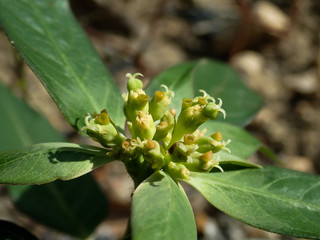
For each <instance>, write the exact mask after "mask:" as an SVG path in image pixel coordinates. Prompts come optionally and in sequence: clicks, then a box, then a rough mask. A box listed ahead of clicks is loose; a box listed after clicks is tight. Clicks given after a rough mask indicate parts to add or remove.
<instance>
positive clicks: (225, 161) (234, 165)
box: [212, 152, 261, 172]
mask: <svg viewBox="0 0 320 240" xmlns="http://www.w3.org/2000/svg"><path fill="white" fill-rule="evenodd" d="M219 159H220V160H219V165H220V166H221V167H222V169H223V170H224V171H231V170H240V169H244V168H260V167H261V166H260V165H258V164H255V163H251V162H249V161H248V160H246V159H243V158H240V157H238V156H235V155H233V154H230V153H227V152H220V153H219ZM212 172H220V170H219V169H217V168H213V169H212Z"/></svg>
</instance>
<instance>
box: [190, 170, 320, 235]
mask: <svg viewBox="0 0 320 240" xmlns="http://www.w3.org/2000/svg"><path fill="white" fill-rule="evenodd" d="M187 182H188V183H189V184H191V185H192V186H193V187H195V188H196V189H197V190H199V192H201V193H202V195H203V196H204V197H205V198H206V199H207V200H208V201H209V202H210V203H211V204H212V205H214V206H215V207H217V208H218V209H220V210H221V211H223V212H225V213H227V214H229V215H231V216H232V217H234V218H236V219H238V220H240V221H243V222H245V223H247V224H249V225H252V226H255V227H257V228H261V229H264V230H267V231H270V232H276V233H279V234H284V235H289V236H293V237H301V238H315V239H319V237H320V178H319V177H318V176H315V175H311V174H306V173H301V172H296V171H292V170H288V169H282V168H276V167H266V168H260V169H246V170H239V171H229V172H224V173H195V174H193V175H192V176H191V179H190V181H187Z"/></svg>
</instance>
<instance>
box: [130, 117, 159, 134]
mask: <svg viewBox="0 0 320 240" xmlns="http://www.w3.org/2000/svg"><path fill="white" fill-rule="evenodd" d="M132 129H133V131H134V133H135V136H136V137H139V138H140V139H152V138H153V136H154V134H155V132H156V126H155V125H154V122H153V119H152V116H151V114H148V113H144V112H141V111H140V112H139V113H138V116H137V117H136V119H135V121H134V122H133V123H132Z"/></svg>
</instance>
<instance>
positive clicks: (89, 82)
mask: <svg viewBox="0 0 320 240" xmlns="http://www.w3.org/2000/svg"><path fill="white" fill-rule="evenodd" d="M0 23H1V25H2V27H3V29H4V30H5V32H6V33H7V34H8V37H9V39H10V41H11V43H12V44H13V46H14V47H15V48H16V49H17V50H18V52H19V53H20V55H21V56H22V57H23V59H24V60H25V61H26V62H27V64H28V65H29V66H30V67H31V69H32V70H33V71H34V72H35V74H36V75H37V76H38V77H39V79H40V80H41V81H42V83H43V85H44V86H45V87H46V89H47V91H48V92H49V94H50V95H51V96H52V98H53V99H54V101H55V102H56V104H57V105H58V107H59V108H60V110H61V112H62V113H63V114H64V116H65V117H66V119H67V120H68V121H69V123H70V124H71V125H72V126H73V127H74V128H76V129H79V128H80V127H81V126H83V125H84V121H83V120H84V117H85V116H86V115H87V114H88V113H93V112H100V111H101V110H103V109H105V108H107V110H108V112H109V114H110V115H111V117H112V119H113V120H114V121H115V122H116V123H117V124H118V125H119V126H120V127H123V124H124V117H123V113H122V98H121V96H120V92H119V90H118V88H117V87H116V85H115V83H114V81H113V80H112V77H111V75H110V74H109V72H108V71H107V70H106V69H105V67H104V65H103V63H102V62H101V60H100V59H99V56H98V55H97V53H96V52H95V50H94V49H93V47H92V45H91V43H90V42H89V40H88V38H87V36H86V35H85V33H84V32H83V30H82V29H81V27H80V26H79V24H78V23H77V21H76V20H75V18H74V17H73V15H72V13H71V11H70V9H69V6H68V1H66V0H19V1H11V0H2V1H0Z"/></svg>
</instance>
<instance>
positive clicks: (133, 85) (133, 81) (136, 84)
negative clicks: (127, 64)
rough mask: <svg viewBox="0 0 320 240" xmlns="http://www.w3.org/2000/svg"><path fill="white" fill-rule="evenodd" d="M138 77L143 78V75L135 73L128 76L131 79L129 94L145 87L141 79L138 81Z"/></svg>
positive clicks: (128, 84) (128, 85) (128, 87)
mask: <svg viewBox="0 0 320 240" xmlns="http://www.w3.org/2000/svg"><path fill="white" fill-rule="evenodd" d="M136 76H141V77H143V75H142V74H141V73H135V74H133V75H132V74H131V73H127V74H126V77H127V78H129V81H128V83H127V89H128V91H129V92H130V91H131V90H132V91H134V92H136V91H137V90H138V89H142V87H143V83H142V81H141V80H140V79H137V78H136Z"/></svg>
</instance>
